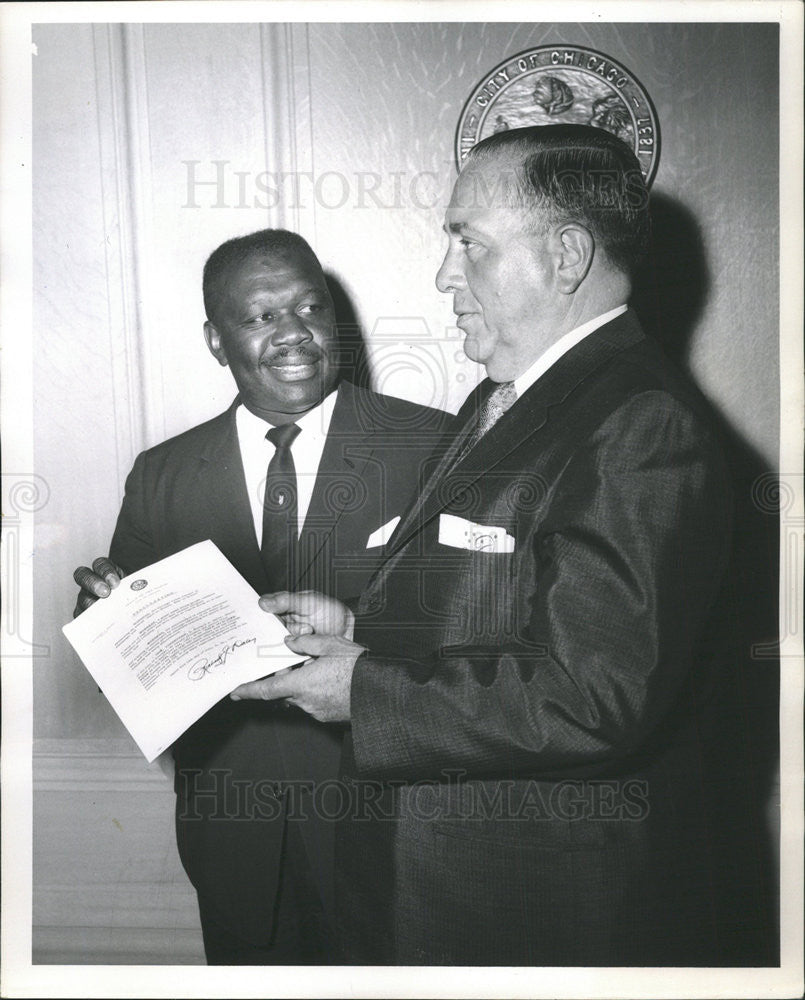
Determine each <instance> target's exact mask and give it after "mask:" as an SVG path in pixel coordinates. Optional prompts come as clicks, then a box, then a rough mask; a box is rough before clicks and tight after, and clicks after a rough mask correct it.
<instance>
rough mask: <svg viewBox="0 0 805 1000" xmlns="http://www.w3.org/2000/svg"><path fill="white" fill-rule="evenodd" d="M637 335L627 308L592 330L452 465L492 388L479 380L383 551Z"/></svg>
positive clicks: (398, 544) (393, 548)
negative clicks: (453, 434)
mask: <svg viewBox="0 0 805 1000" xmlns="http://www.w3.org/2000/svg"><path fill="white" fill-rule="evenodd" d="M641 339H643V332H642V330H641V329H640V325H639V323H638V322H637V318H636V317H635V314H634V313H633V312H632V311H631V310H628V311H627V312H626V313H623V314H622V315H621V316H618V317H617V318H616V319H614V320H612V322H610V323H607V324H606V325H605V326H603V327H600V328H599V329H598V330H595V331H594V332H593V333H591V334H590V335H589V336H587V337H585V338H584V340H582V341H581V342H580V343H579V344H577V345H576V346H575V347H574V348H572V349H571V350H570V351H568V352H567V354H564V355H563V356H562V357H561V358H560V359H559V360H558V361H557V362H556V363H555V364H554V365H552V367H551V368H550V369H549V370H548V371H547V372H546V373H545V374H544V375H543V376H542V377H541V378H539V379H537V381H536V382H535V383H534V385H532V386H531V388H530V389H528V391H527V392H525V393H524V394H523V396H522V397H521V398H520V399H518V400H517V402H516V403H515V404H514V405H513V406H512V407H511V408H510V409H509V410H508V411H507V412H506V413H504V414H503V416H502V417H501V418H500V420H498V422H497V423H496V424H495V425H494V426H493V427H492V428H491V429H490V430H489V431H487V433H486V434H485V435H484V436H483V437H482V438H481V440H480V441H479V442H478V443H477V444H476V445H475V446H474V447H473V448H472V449H471V450H470V451H469V452H468V453H467V455H466V456H465V457H464V458H463V459H461V461H460V462H458V463H457V464H455V465H454V464H453V463H454V459H455V456H456V455H457V454H459V453H460V449H461V447H462V445H463V442H464V441H465V439H466V436H467V434H468V433H469V432H470V430H471V429H472V427H473V426H474V419H475V417H474V414H475V413H477V410H478V408H479V407H480V405H481V404H482V402H483V400H484V399H485V398H486V396H487V395H488V394H489V392H490V391H491V390H492V388H493V386H492V383H490V382H489V380H485V382H483V383H481V386H479V389H478V390H476V393H477V396H476V398H475V399H474V400H473V405H471V407H469V413H468V415H467V417H466V421H465V424H464V426H463V428H462V430H461V431H460V432H459V434H458V435H456V437H455V439H454V440H453V441H451V442H449V443H448V444H447V446H446V448H445V451H444V453H443V456H442V459H441V461H440V462H439V463H438V465H437V466H436V468H435V469H434V472H433V474H432V475H431V477H430V478H429V480H428V482H427V483H426V484H425V486H424V489H423V491H422V494H421V496H420V497H419V499H418V500H417V501H415V502H414V504H413V505H412V506H411V508H410V509H409V511H408V514H407V515H406V516H405V518H404V519H403V522H402V523H401V524H400V525H398V528H397V531H395V533H394V535H393V537H392V538H391V539H390V543H389V548H388V551H387V555H388V556H389V557H391V556H393V555H394V553H395V552H397V551H398V550H399V549H401V548H402V547H403V546H404V545H405V544H406V542H407V541H408V540H409V539H410V538H411V537H412V536H413V535H414V534H415V533H416V532H417V531H418V530H419V529H420V528H421V527H422V526H423V525H424V524H425V523H426V522H428V521H429V520H430V519H431V518H432V517H434V516H435V515H436V514H437V513H439V511H441V510H444V508H445V507H446V506H447V505H448V504H450V503H451V502H452V501H453V500H455V499H456V498H458V497H459V496H460V495H461V494H462V493H463V492H465V491H466V490H467V489H468V488H469V487H470V486H471V485H472V484H473V483H474V482H476V481H477V480H478V479H480V478H481V477H482V476H484V475H485V474H486V473H487V472H489V471H490V470H491V469H493V468H495V466H496V465H498V464H499V463H500V462H502V461H503V460H504V459H505V458H506V457H507V456H508V455H510V454H511V452H512V451H514V449H515V448H517V447H519V446H520V444H522V442H523V441H525V440H527V439H528V438H529V437H531V436H533V435H534V434H537V433H538V432H539V431H540V430H541V429H542V428H543V427H544V426H545V425H546V423H548V421H549V415H550V409H551V407H553V406H556V405H557V404H558V403H561V402H562V400H564V399H565V398H566V397H567V396H568V395H569V394H570V393H571V392H572V391H573V389H575V388H576V386H578V385H579V384H580V383H581V382H583V381H584V380H585V379H586V378H589V377H590V376H591V375H592V374H593V373H594V372H595V371H596V370H597V369H598V368H600V367H601V366H602V365H603V364H605V363H606V362H607V361H608V360H609V359H610V358H612V357H614V356H615V355H616V354H618V353H619V352H620V351H622V350H624V349H625V348H627V347H629V346H631V345H632V344H635V343H637V341H639V340H641ZM468 402H470V401H469V400H468ZM466 405H467V404H465V406H466ZM463 409H464V407H462V410H463Z"/></svg>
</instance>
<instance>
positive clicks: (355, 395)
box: [110, 383, 446, 945]
mask: <svg viewBox="0 0 805 1000" xmlns="http://www.w3.org/2000/svg"><path fill="white" fill-rule="evenodd" d="M236 406H237V400H236V401H235V403H233V405H232V406H231V407H230V408H229V410H228V411H227V412H225V413H223V414H221V415H220V416H218V417H215V418H214V419H213V420H210V421H208V422H207V423H204V424H201V425H199V426H198V427H194V428H192V429H191V430H189V431H187V432H185V433H184V434H180V435H179V436H178V437H175V438H172V439H171V440H169V441H166V442H164V443H163V444H160V445H158V446H157V447H155V448H152V449H150V450H149V451H146V452H144V453H143V454H141V455H140V456H139V457H138V458H137V460H136V462H135V464H134V467H133V469H132V471H131V474H130V475H129V477H128V480H127V482H126V495H125V498H124V501H123V506H122V509H121V512H120V517H119V519H118V523H117V527H116V529H115V534H114V538H113V540H112V545H111V552H110V554H111V558H112V559H113V560H114V561H115V562H116V563H118V565H120V566H121V567H122V568H123V569H124V570H126V571H127V572H131V571H133V570H136V569H139V568H140V567H142V566H144V565H147V564H149V563H151V562H154V561H155V560H157V559H161V558H164V557H165V556H168V555H170V554H172V553H174V552H178V551H180V550H181V549H183V548H185V547H187V546H188V545H193V544H194V543H196V542H199V541H202V540H204V539H206V538H210V539H212V541H213V542H214V543H215V544H216V545H217V546H218V547H219V548H220V550H221V551H222V552H223V554H224V555H225V556H226V557H227V558H228V559H229V560H230V561H231V562H232V563H233V565H234V566H235V567H236V568H237V569H238V570H239V572H240V573H241V574H242V575H243V576H244V577H245V578H246V580H247V581H248V582H249V583H250V584H251V585H252V587H254V589H255V591H257V592H258V593H264V592H265V591H266V590H268V589H269V588H268V586H267V582H266V577H265V572H264V569H263V565H262V563H261V560H260V549H259V547H258V544H257V538H256V534H255V531H254V524H253V520H252V515H251V510H250V507H249V503H248V497H247V494H246V483H245V479H244V474H243V467H242V463H241V458H240V450H239V447H238V441H237V431H236V427H235V419H234V415H235V409H236ZM445 419H446V415H445V414H444V413H441V412H440V411H436V410H430V409H428V408H425V407H421V406H417V405H415V404H412V403H408V402H405V401H403V400H399V399H393V398H391V397H388V396H381V395H378V394H377V393H374V392H370V391H368V390H363V389H358V388H356V387H355V386H352V385H350V384H349V383H342V384H341V385H340V387H339V389H338V398H337V401H336V405H335V408H334V411H333V416H332V421H331V424H330V428H329V433H328V437H327V441H326V444H325V448H324V452H323V454H322V458H321V462H320V465H319V471H318V474H317V478H316V484H315V488H314V491H313V496H312V498H311V503H310V508H309V510H308V513H307V516H306V519H305V524H304V529H303V531H302V534H301V537H300V540H299V546H298V549H299V561H298V566H297V579H296V589H299V590H303V589H317V590H321V591H323V592H325V593H328V594H333V595H335V596H337V597H339V598H341V599H342V600H347V599H349V598H351V597H356V596H357V595H358V594H360V592H361V589H362V587H363V585H364V584H365V583H366V581H367V580H368V578H369V576H370V574H371V572H372V570H373V569H374V568H375V567H376V565H377V562H378V554H379V552H380V549H379V548H371V549H367V547H366V546H367V541H368V540H369V536H370V535H371V534H372V532H374V531H375V530H376V529H377V528H379V527H380V526H381V525H384V524H386V523H387V522H388V521H390V520H391V519H392V518H393V517H394V516H396V515H399V514H401V513H402V511H403V510H404V509H405V507H406V505H407V503H408V500H409V499H410V498H411V497H412V496H413V495H415V493H416V491H417V488H418V473H419V467H420V463H421V461H422V460H423V458H424V457H425V456H426V455H427V454H428V453H429V451H430V450H431V449H432V447H433V444H434V435H435V437H436V438H438V436H439V433H440V431H441V430H442V428H443V426H444V422H445ZM341 736H342V733H341V731H340V729H338V728H335V727H327V726H324V725H322V724H320V723H317V722H315V721H314V720H312V719H310V718H309V717H308V716H306V715H304V714H303V713H301V712H297V711H296V710H288V709H285V708H282V707H277V706H273V707H272V706H270V705H267V704H265V703H260V702H248V701H244V702H231V701H229V700H228V699H224V700H223V701H222V702H220V703H219V704H218V705H217V706H216V707H215V708H214V709H213V710H211V711H210V712H209V713H207V715H205V716H204V717H203V718H202V719H201V720H199V722H198V723H196V724H195V725H194V726H193V727H191V729H189V730H188V731H187V732H186V733H185V734H184V735H183V736H182V737H181V738H180V739H179V740H178V741H177V742H176V743H175V744H174V747H173V753H174V757H175V760H176V769H177V775H176V791H177V817H176V819H177V839H178V844H179V853H180V856H181V859H182V863H183V865H184V867H185V869H186V871H187V874H188V876H189V877H190V879H191V881H192V882H193V884H194V886H195V887H196V889H197V890H198V892H199V895H200V898H201V900H202V903H203V906H204V909H205V912H207V913H209V914H210V915H212V916H213V917H214V919H216V920H217V921H218V922H219V923H222V924H224V925H225V926H226V927H227V928H228V929H229V930H231V931H232V932H233V933H234V934H236V935H238V936H239V937H241V938H242V939H243V940H245V941H247V942H249V943H251V944H254V945H264V944H266V943H267V941H268V938H269V936H270V934H271V930H272V913H273V909H274V900H275V895H276V887H277V878H278V873H279V867H280V866H279V858H280V850H281V845H282V834H283V828H284V824H285V822H286V816H287V815H288V814H289V812H290V813H291V814H292V816H293V817H294V818H298V821H299V823H300V828H301V832H302V835H303V838H304V841H305V845H306V848H307V854H308V860H309V862H310V864H311V867H312V869H313V874H314V877H315V879H316V882H317V884H318V886H319V887H320V889H321V892H322V896H323V902H324V904H325V907H326V908H327V910H328V911H331V910H332V822H331V819H322V818H321V816H318V817H317V815H316V813H317V811H318V813H322V812H325V813H326V812H327V810H328V808H329V806H328V804H327V803H326V802H325V804H324V808H323V809H322V808H321V807H320V805H321V804H320V803H319V802H318V801H317V800H316V798H315V797H314V794H313V791H309V790H305V787H304V786H308V785H310V784H315V785H316V787H319V788H321V786H322V782H327V781H332V780H333V779H334V778H335V777H336V776H337V773H338V760H339V756H340V748H341ZM298 783H302V785H301V786H300V785H299V784H298ZM280 786H283V787H282V788H281V787H280ZM283 788H284V791H283ZM317 806H318V807H319V808H318V809H317V808H316V807H317Z"/></svg>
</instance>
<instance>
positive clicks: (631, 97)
mask: <svg viewBox="0 0 805 1000" xmlns="http://www.w3.org/2000/svg"><path fill="white" fill-rule="evenodd" d="M566 122H574V123H576V124H581V125H595V126H596V127H597V128H603V129H606V130H607V131H608V132H612V134H613V135H616V136H618V138H619V139H623V140H624V142H626V143H628V145H630V146H631V147H632V149H633V150H634V152H635V155H636V156H637V159H638V162H639V163H640V167H641V169H642V171H643V176H644V177H645V179H646V184H651V182H652V180H653V179H654V175H655V173H656V172H657V164H658V163H659V158H660V129H659V123H658V121H657V112H656V111H655V110H654V105H653V104H652V103H651V99H650V98H649V96H648V94H647V93H646V91H645V90H644V89H643V87H642V86H641V84H640V83H639V81H638V80H637V79H636V78H635V76H634V75H633V74H632V73H630V72H629V70H627V69H626V68H625V67H624V66H622V65H621V64H620V63H619V62H616V61H615V60H614V59H611V58H610V57H609V56H607V55H604V54H603V53H602V52H596V51H595V50H594V49H587V48H582V47H581V46H580V45H541V46H539V47H538V48H534V49H528V50H526V51H525V52H521V53H519V55H516V56H512V57H511V58H509V59H507V60H506V61H505V62H502V63H500V65H499V66H496V67H495V68H494V69H493V70H492V71H491V72H490V73H487V75H486V76H485V77H484V79H483V80H482V81H481V82H480V83H479V84H478V86H477V87H476V88H475V90H474V91H473V92H472V94H471V95H470V98H469V100H468V101H467V103H466V104H465V105H464V108H463V110H462V112H461V117H460V118H459V122H458V128H457V129H456V165H457V167H458V168H459V169H461V164H462V163H463V162H464V159H465V157H466V156H467V153H468V152H469V150H470V149H471V148H472V147H473V146H474V145H475V143H476V142H480V140H481V139H485V138H486V137H487V136H489V135H493V134H494V133H495V132H503V131H505V130H506V129H510V128H522V127H523V126H525V125H558V124H560V123H566Z"/></svg>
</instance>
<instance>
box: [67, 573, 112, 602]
mask: <svg viewBox="0 0 805 1000" xmlns="http://www.w3.org/2000/svg"><path fill="white" fill-rule="evenodd" d="M73 579H74V580H75V582H76V583H77V584H78V586H79V587H80V588H81V589H82V590H85V591H87V592H88V593H90V594H93V595H94V596H95V597H108V596H109V595H110V594H111V593H112V588H111V587H110V586H109V584H108V583H107V582H106V581H105V580H104V579H103V578H102V577H100V576H99V575H98V574H97V573H93V572H92V570H91V569H88V568H87V567H86V566H79V567H78V569H77V570H76V571H75V573H73Z"/></svg>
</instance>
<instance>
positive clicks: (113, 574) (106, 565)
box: [92, 556, 125, 590]
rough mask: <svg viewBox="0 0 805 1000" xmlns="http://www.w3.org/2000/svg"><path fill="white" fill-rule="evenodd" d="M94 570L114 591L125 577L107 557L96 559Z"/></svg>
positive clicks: (93, 565)
mask: <svg viewBox="0 0 805 1000" xmlns="http://www.w3.org/2000/svg"><path fill="white" fill-rule="evenodd" d="M92 568H93V569H94V570H95V572H96V573H97V574H98V576H102V577H103V578H104V580H106V582H107V583H108V584H109V586H110V587H111V588H112V589H113V590H114V588H115V587H116V586H117V585H118V583H120V580H121V578H122V577H123V576H125V574H124V573H123V571H122V570H120V569H119V568H118V567H117V566H115V564H114V563H113V562H112V560H111V559H107V558H106V557H105V556H101V558H100V559H96V560H95V562H93V564H92Z"/></svg>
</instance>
